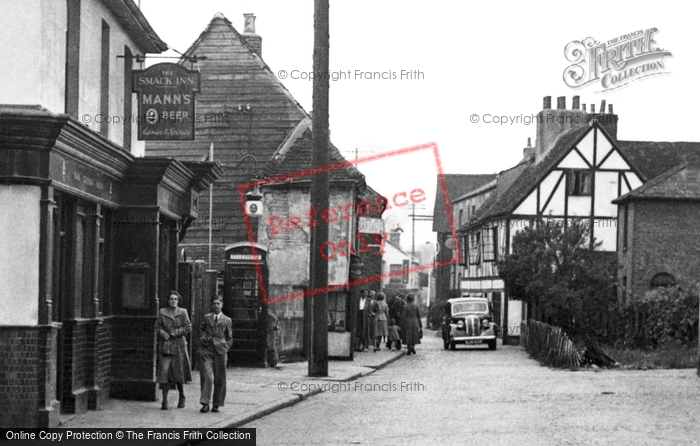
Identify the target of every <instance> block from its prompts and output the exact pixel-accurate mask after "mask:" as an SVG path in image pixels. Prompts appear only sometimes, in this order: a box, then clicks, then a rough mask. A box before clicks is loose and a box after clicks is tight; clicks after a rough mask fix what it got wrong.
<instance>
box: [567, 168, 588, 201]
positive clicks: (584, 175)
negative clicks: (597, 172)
mask: <svg viewBox="0 0 700 446" xmlns="http://www.w3.org/2000/svg"><path fill="white" fill-rule="evenodd" d="M567 181H568V183H569V195H572V196H583V197H587V196H590V195H591V191H592V190H593V182H592V173H591V171H590V170H570V171H569V172H567Z"/></svg>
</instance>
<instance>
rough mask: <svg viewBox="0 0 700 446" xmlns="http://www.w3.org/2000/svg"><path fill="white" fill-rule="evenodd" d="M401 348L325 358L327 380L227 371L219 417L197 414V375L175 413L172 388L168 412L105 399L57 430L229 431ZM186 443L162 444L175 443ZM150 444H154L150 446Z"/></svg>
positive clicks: (301, 367) (302, 373)
mask: <svg viewBox="0 0 700 446" xmlns="http://www.w3.org/2000/svg"><path fill="white" fill-rule="evenodd" d="M404 354H405V350H400V351H396V350H394V351H388V350H386V349H385V348H382V350H380V351H379V352H376V353H374V352H372V351H369V352H362V353H355V359H354V361H347V360H345V361H341V360H337V361H336V360H331V361H329V364H328V375H329V376H328V377H325V378H310V377H308V376H307V375H308V363H307V362H299V363H292V364H280V365H279V366H278V367H275V368H266V369H261V368H241V367H235V368H229V369H228V371H227V386H226V387H227V393H226V404H225V405H224V406H222V407H221V408H220V412H219V413H211V412H209V413H204V414H203V413H200V412H199V409H200V408H201V405H200V404H199V373H197V372H194V373H193V380H194V381H193V382H191V383H189V384H186V385H185V396H186V398H187V404H186V407H185V408H184V409H177V408H175V407H176V406H177V398H178V393H177V390H171V391H170V393H169V395H168V400H169V403H170V410H168V411H167V412H166V411H162V410H160V406H161V402H160V401H155V402H143V401H128V400H118V399H110V400H108V401H107V403H106V404H105V405H104V406H103V408H102V410H99V411H88V412H87V413H85V414H82V415H76V416H73V417H71V418H67V419H64V420H63V421H62V423H61V426H60V427H61V428H71V429H77V428H122V429H127V428H168V427H177V428H207V429H212V428H235V427H240V426H242V425H244V424H246V423H249V422H251V421H253V420H256V419H258V418H260V417H263V416H265V415H268V414H270V413H273V412H275V411H278V410H280V409H283V408H285V407H289V406H291V405H294V404H296V403H298V402H300V401H303V400H304V399H306V398H308V397H310V396H313V395H316V394H318V393H321V392H323V391H326V390H329V388H330V386H331V385H332V384H333V382H341V381H351V380H354V379H357V378H359V377H362V376H365V375H368V374H370V373H372V372H374V371H375V370H377V369H380V368H382V367H384V366H386V365H388V364H390V363H392V362H394V361H396V360H397V359H399V358H401V357H402V356H404ZM186 443H187V442H186V441H185V442H177V441H175V442H173V441H171V442H163V443H162V444H164V445H165V444H167V445H176V444H186ZM154 444H155V443H154Z"/></svg>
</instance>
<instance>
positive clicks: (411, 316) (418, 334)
mask: <svg viewBox="0 0 700 446" xmlns="http://www.w3.org/2000/svg"><path fill="white" fill-rule="evenodd" d="M406 301H407V303H406V308H405V311H404V317H405V322H404V327H405V328H406V332H405V333H404V342H405V343H406V347H407V348H408V350H407V351H406V354H408V355H410V354H411V353H413V354H414V355H415V354H416V347H415V345H416V344H420V339H421V338H422V337H423V322H422V321H421V318H420V309H419V308H418V305H416V304H415V303H414V302H413V301H414V297H413V294H409V295H408V296H406Z"/></svg>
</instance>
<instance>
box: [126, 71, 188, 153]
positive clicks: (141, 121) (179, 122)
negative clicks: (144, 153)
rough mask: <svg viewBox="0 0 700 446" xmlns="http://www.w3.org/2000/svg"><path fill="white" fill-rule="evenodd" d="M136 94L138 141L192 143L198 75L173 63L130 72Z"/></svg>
mask: <svg viewBox="0 0 700 446" xmlns="http://www.w3.org/2000/svg"><path fill="white" fill-rule="evenodd" d="M133 91H134V92H135V93H138V101H139V108H138V119H137V122H138V129H139V139H140V140H146V141H172V140H193V139H194V123H195V115H194V94H195V93H196V92H198V91H199V72H198V71H191V70H187V69H185V68H184V67H182V66H180V65H177V64H174V63H169V62H166V63H159V64H157V65H153V66H152V67H149V68H148V69H146V70H139V71H134V82H133Z"/></svg>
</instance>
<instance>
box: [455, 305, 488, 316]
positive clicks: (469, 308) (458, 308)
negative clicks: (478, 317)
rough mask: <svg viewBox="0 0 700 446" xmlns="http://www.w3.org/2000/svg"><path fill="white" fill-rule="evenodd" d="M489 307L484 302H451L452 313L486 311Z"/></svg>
mask: <svg viewBox="0 0 700 446" xmlns="http://www.w3.org/2000/svg"><path fill="white" fill-rule="evenodd" d="M488 312H489V308H488V305H487V304H486V303H485V302H457V303H454V304H452V314H453V315H454V314H459V313H488Z"/></svg>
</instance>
